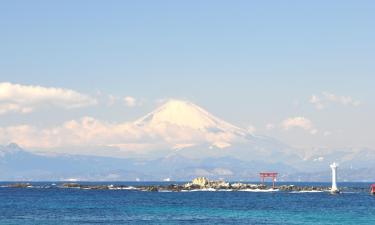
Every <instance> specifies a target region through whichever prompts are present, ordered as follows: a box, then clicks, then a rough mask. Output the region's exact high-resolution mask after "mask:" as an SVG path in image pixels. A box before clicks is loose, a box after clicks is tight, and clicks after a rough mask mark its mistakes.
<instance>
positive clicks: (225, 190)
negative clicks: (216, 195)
mask: <svg viewBox="0 0 375 225" xmlns="http://www.w3.org/2000/svg"><path fill="white" fill-rule="evenodd" d="M217 191H224V192H228V191H233V189H219V190H217Z"/></svg>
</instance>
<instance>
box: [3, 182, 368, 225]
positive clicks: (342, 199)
mask: <svg viewBox="0 0 375 225" xmlns="http://www.w3.org/2000/svg"><path fill="white" fill-rule="evenodd" d="M32 184H33V186H34V188H9V187H1V188H0V224H17V225H18V224H22V225H29V224H32V225H34V224H40V225H43V224H69V225H71V224H340V225H341V224H375V197H374V196H371V195H369V192H368V190H369V184H367V183H342V184H340V186H341V187H342V189H343V193H342V194H339V195H331V194H329V193H325V192H322V193H286V192H273V193H263V192H262V193H257V192H220V191H218V192H167V193H164V192H141V191H130V190H79V189H64V188H57V187H56V188H53V186H52V188H38V185H39V186H44V185H48V183H32ZM49 184H51V183H49ZM91 184H94V183H91ZM113 184H123V185H141V183H136V184H134V183H133V184H132V183H113ZM143 184H144V183H143ZM148 184H150V183H148ZM0 185H4V183H0ZM297 185H301V186H312V185H314V186H317V185H323V186H328V185H329V184H318V183H315V184H312V183H297Z"/></svg>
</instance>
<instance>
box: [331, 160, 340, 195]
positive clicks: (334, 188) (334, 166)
mask: <svg viewBox="0 0 375 225" xmlns="http://www.w3.org/2000/svg"><path fill="white" fill-rule="evenodd" d="M330 167H331V169H332V188H331V193H332V194H337V193H339V192H340V191H339V189H338V188H337V183H336V181H337V167H338V164H336V163H335V162H334V163H332V164H331V165H330Z"/></svg>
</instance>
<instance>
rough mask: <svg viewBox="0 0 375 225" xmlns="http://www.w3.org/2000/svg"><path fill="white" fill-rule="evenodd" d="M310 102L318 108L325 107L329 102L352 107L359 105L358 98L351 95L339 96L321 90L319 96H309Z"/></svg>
mask: <svg viewBox="0 0 375 225" xmlns="http://www.w3.org/2000/svg"><path fill="white" fill-rule="evenodd" d="M310 103H311V104H313V105H315V107H316V108H317V109H319V110H321V109H324V108H326V107H327V106H328V105H329V104H330V103H336V104H340V105H346V106H353V107H357V106H359V105H361V102H360V101H359V100H355V99H354V98H353V97H351V96H339V95H335V94H333V93H330V92H326V91H325V92H322V94H321V96H317V95H312V96H311V97H310Z"/></svg>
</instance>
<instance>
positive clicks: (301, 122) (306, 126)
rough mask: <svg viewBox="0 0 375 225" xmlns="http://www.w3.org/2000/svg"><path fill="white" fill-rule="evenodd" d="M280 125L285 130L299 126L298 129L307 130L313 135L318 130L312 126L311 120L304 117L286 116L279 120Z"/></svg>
mask: <svg viewBox="0 0 375 225" xmlns="http://www.w3.org/2000/svg"><path fill="white" fill-rule="evenodd" d="M281 127H282V128H283V129H284V130H286V131H288V130H291V129H293V128H300V129H303V130H306V131H308V132H309V133H310V134H312V135H315V134H317V133H318V130H317V129H315V128H314V125H313V123H312V122H311V120H309V119H307V118H305V117H291V118H287V119H285V120H284V121H282V122H281Z"/></svg>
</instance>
